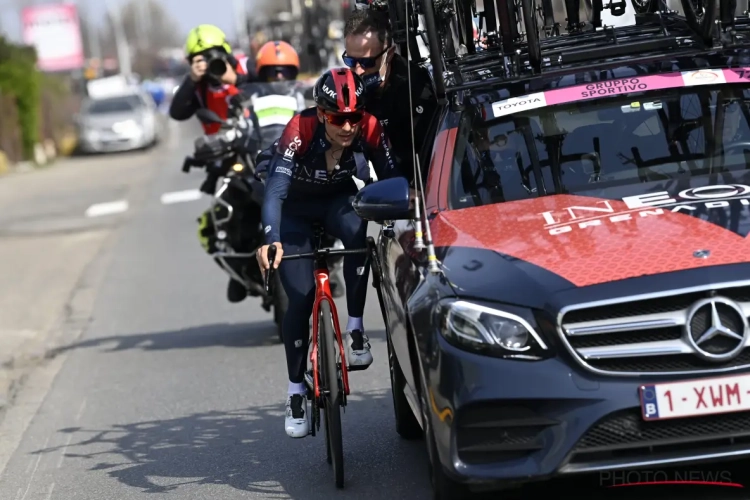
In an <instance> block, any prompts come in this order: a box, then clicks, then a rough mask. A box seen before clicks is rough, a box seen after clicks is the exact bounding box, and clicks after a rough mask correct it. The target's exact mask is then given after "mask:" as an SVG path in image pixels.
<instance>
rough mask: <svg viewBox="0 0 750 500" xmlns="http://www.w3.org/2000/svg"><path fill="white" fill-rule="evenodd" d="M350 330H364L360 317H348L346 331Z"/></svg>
mask: <svg viewBox="0 0 750 500" xmlns="http://www.w3.org/2000/svg"><path fill="white" fill-rule="evenodd" d="M352 330H362V331H363V332H364V331H365V324H364V323H363V322H362V318H352V317H350V318H349V321H347V322H346V331H347V332H351V331H352Z"/></svg>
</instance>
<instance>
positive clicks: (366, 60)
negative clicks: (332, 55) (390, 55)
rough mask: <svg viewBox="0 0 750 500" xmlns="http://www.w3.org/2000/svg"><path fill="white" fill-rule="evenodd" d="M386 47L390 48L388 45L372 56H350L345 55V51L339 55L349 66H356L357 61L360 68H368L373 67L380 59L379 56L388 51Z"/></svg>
mask: <svg viewBox="0 0 750 500" xmlns="http://www.w3.org/2000/svg"><path fill="white" fill-rule="evenodd" d="M388 49H390V47H386V48H384V49H383V52H381V53H380V54H378V55H376V56H372V57H352V56H348V55H346V52H344V54H343V55H342V56H341V59H342V60H343V61H344V64H346V65H347V66H348V67H350V68H356V67H357V63H359V65H360V67H361V68H362V69H370V68H374V67H375V65H376V64H377V63H378V59H380V56H382V55H383V54H385V53H386V52H388Z"/></svg>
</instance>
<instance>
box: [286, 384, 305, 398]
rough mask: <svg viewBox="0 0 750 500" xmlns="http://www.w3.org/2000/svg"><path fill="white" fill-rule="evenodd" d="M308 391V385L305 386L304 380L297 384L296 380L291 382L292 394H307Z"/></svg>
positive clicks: (290, 391)
mask: <svg viewBox="0 0 750 500" xmlns="http://www.w3.org/2000/svg"><path fill="white" fill-rule="evenodd" d="M306 393H307V387H305V383H304V382H300V383H299V384H295V383H294V382H289V395H290V396H292V395H294V394H306Z"/></svg>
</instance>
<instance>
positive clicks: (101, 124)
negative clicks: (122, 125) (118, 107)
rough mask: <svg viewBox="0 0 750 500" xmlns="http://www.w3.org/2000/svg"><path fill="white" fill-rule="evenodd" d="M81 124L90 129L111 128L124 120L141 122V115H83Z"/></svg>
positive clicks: (131, 113) (130, 113) (131, 112)
mask: <svg viewBox="0 0 750 500" xmlns="http://www.w3.org/2000/svg"><path fill="white" fill-rule="evenodd" d="M82 118H83V123H84V125H86V126H87V127H91V128H111V127H112V125H114V124H115V123H119V122H124V121H126V120H134V121H136V122H139V123H140V121H141V118H142V117H141V114H140V113H138V112H135V111H129V112H127V113H103V114H96V115H84V116H83V117H82Z"/></svg>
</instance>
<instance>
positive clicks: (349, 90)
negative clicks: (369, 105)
mask: <svg viewBox="0 0 750 500" xmlns="http://www.w3.org/2000/svg"><path fill="white" fill-rule="evenodd" d="M313 100H314V101H315V104H316V105H318V107H321V108H323V109H325V110H326V111H330V112H332V113H354V112H357V111H362V109H363V108H364V107H365V84H364V82H363V81H362V78H360V77H359V76H357V75H356V74H355V73H354V72H353V71H352V70H350V69H349V68H336V69H331V70H328V71H326V72H325V73H323V74H322V75H321V77H320V78H318V81H317V82H315V87H313Z"/></svg>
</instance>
